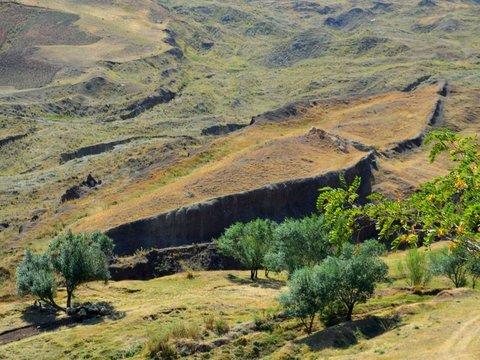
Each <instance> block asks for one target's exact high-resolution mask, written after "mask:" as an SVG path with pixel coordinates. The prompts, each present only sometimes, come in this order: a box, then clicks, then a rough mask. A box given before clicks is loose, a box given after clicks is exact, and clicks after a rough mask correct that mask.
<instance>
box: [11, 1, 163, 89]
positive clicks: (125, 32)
mask: <svg viewBox="0 0 480 360" xmlns="http://www.w3.org/2000/svg"><path fill="white" fill-rule="evenodd" d="M18 2H19V3H21V4H25V5H30V6H40V7H45V8H49V9H53V10H58V11H65V12H69V13H75V14H77V15H79V16H80V19H79V20H78V21H77V23H76V24H77V25H78V26H79V27H80V29H81V30H84V31H86V32H88V33H91V34H93V35H96V36H99V37H100V38H101V40H100V41H97V42H95V43H93V44H89V45H81V46H78V45H54V46H53V45H51V46H40V47H39V50H38V51H37V52H36V54H35V58H36V59H44V60H46V61H47V62H49V63H53V64H60V65H61V66H62V67H63V66H68V67H78V68H82V69H83V70H84V71H82V73H81V74H80V75H77V74H76V75H74V76H73V77H72V76H71V75H69V74H68V75H65V74H62V73H59V75H58V76H57V79H56V80H57V82H56V85H59V84H64V83H71V82H79V81H83V80H86V79H89V78H91V77H92V76H98V75H99V74H101V75H102V76H107V75H108V74H106V73H105V72H104V71H103V70H101V71H100V73H99V67H98V65H97V62H98V61H102V60H105V61H115V62H124V61H130V60H135V59H141V58H144V57H148V56H152V55H157V54H159V53H162V52H164V51H166V50H168V49H169V48H170V46H169V45H167V44H165V43H164V42H163V41H162V40H163V39H165V38H166V33H165V32H164V30H165V29H166V28H167V25H168V24H167V22H163V23H157V22H155V21H153V20H152V19H151V18H150V14H151V11H153V12H157V13H162V14H163V13H164V11H163V10H162V7H161V6H160V5H159V4H158V3H156V2H155V1H142V4H141V7H140V8H139V6H138V4H137V3H136V2H135V1H130V0H122V1H119V2H112V3H109V2H96V3H95V4H93V5H92V4H89V3H88V2H78V1H73V0H70V1H64V0H45V1H37V0H23V1H18ZM6 90H8V92H12V91H13V89H11V88H8V89H6Z"/></svg>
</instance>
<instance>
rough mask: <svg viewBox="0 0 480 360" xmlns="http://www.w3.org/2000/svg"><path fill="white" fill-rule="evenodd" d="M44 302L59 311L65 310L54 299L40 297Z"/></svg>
mask: <svg viewBox="0 0 480 360" xmlns="http://www.w3.org/2000/svg"><path fill="white" fill-rule="evenodd" d="M42 300H43V301H44V302H45V303H47V304H50V305H51V306H53V307H54V308H55V309H57V310H60V311H63V312H66V311H67V309H65V308H63V307H61V306H60V305H58V304H57V303H56V302H55V300H53V298H48V299H42Z"/></svg>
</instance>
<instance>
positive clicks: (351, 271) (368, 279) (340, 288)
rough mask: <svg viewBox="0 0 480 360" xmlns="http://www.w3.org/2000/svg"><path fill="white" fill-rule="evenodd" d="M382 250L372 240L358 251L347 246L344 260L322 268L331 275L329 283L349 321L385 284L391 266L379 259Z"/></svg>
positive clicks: (339, 259)
mask: <svg viewBox="0 0 480 360" xmlns="http://www.w3.org/2000/svg"><path fill="white" fill-rule="evenodd" d="M381 248H382V245H381V244H378V243H377V242H376V241H373V240H370V241H368V242H366V244H365V245H357V246H356V247H355V246H354V245H352V244H347V245H346V246H345V249H344V251H343V253H342V256H340V257H338V258H335V257H329V258H327V259H326V260H325V262H324V264H322V266H325V267H328V269H329V271H330V272H331V273H332V276H331V277H329V279H330V281H332V282H333V283H332V285H334V286H335V300H336V301H338V302H339V303H341V304H342V305H343V306H344V307H345V309H346V311H347V315H346V320H347V321H349V320H351V319H352V313H353V309H354V307H355V305H357V304H359V303H364V302H366V301H367V300H368V299H369V298H370V297H371V296H372V295H373V293H374V291H375V286H376V284H377V283H378V282H381V281H383V280H385V277H386V275H387V272H388V266H387V264H385V263H384V262H383V261H382V260H381V259H380V258H379V257H378V255H379V252H380V251H381ZM383 251H385V247H383Z"/></svg>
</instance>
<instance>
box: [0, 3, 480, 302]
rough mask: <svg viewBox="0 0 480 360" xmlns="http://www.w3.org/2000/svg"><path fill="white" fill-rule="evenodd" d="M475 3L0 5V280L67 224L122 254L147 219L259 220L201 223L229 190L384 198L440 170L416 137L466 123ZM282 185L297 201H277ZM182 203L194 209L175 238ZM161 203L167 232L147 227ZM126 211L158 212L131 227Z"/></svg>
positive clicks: (309, 197) (471, 111) (471, 128)
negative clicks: (110, 240)
mask: <svg viewBox="0 0 480 360" xmlns="http://www.w3.org/2000/svg"><path fill="white" fill-rule="evenodd" d="M479 12H480V5H479V4H478V2H476V1H469V0H455V1H421V2H418V1H416V0H408V1H391V2H378V1H366V0H362V1H357V2H355V3H354V4H353V3H351V2H347V1H340V2H333V1H329V0H327V1H322V2H317V1H248V2H245V1H240V0H231V1H227V2H225V1H213V0H202V1H200V0H197V1H182V0H169V1H160V0H158V1H155V0H142V1H140V2H139V1H132V0H111V1H110V0H109V1H104V0H88V1H74V0H46V1H42V2H40V3H39V2H37V1H31V0H22V1H19V2H10V1H2V2H1V3H0V149H1V155H2V158H1V161H0V175H1V176H0V204H1V206H0V224H1V227H0V229H1V230H0V243H1V244H2V247H1V250H0V252H1V255H2V256H1V261H0V263H1V264H0V265H1V266H2V268H3V269H4V271H3V272H4V273H5V279H6V281H5V286H4V290H2V291H4V292H5V293H9V292H11V290H12V288H11V286H12V283H11V281H10V280H9V279H11V278H12V276H13V273H12V268H13V266H14V265H15V263H16V262H17V261H18V259H19V257H20V256H21V253H22V252H23V249H24V248H25V246H31V247H34V248H37V249H40V248H43V247H44V246H45V244H46V243H47V242H48V241H49V240H50V239H51V238H52V237H53V236H54V235H56V234H58V233H59V232H62V231H64V230H65V229H67V228H74V229H76V230H86V229H89V230H91V229H94V228H98V229H100V230H105V231H109V233H110V234H112V236H113V235H115V236H118V238H117V240H118V241H119V242H120V241H127V242H128V243H129V244H130V245H129V246H130V247H129V248H128V252H131V251H132V250H134V249H135V248H138V247H140V246H143V245H157V246H161V245H162V241H163V240H161V239H157V238H158V236H157V235H155V234H158V231H157V230H158V229H160V228H161V229H162V231H163V230H165V231H166V233H168V234H169V235H168V236H167V237H168V238H170V240H171V241H170V240H169V241H170V242H168V241H167V243H164V244H177V243H189V242H192V241H196V240H201V241H206V240H207V239H208V238H209V237H211V236H214V235H216V234H218V232H219V231H220V230H219V229H220V228H222V226H225V225H227V224H228V223H230V222H232V221H234V220H238V219H239V218H240V219H248V218H251V217H253V216H258V215H259V214H258V213H255V210H254V209H253V210H252V209H251V208H245V207H242V206H238V207H237V208H236V211H233V212H232V213H231V214H230V215H228V214H227V215H228V216H227V215H226V216H225V218H224V219H223V220H221V221H218V222H217V224H216V226H217V228H215V229H213V228H212V229H210V226H206V225H205V224H211V217H208V216H207V217H204V215H202V214H204V213H205V212H209V211H210V210H211V209H213V208H212V207H211V206H216V209H217V210H216V211H219V210H218V209H220V210H222V206H227V204H228V206H230V205H231V204H232V202H233V203H235V202H237V203H238V201H239V200H238V199H239V198H238V196H243V197H242V199H249V197H250V196H254V198H255V199H264V202H263V203H262V204H263V205H262V206H263V208H262V209H263V210H262V211H263V213H262V214H260V215H265V216H269V217H273V218H281V217H282V216H285V215H288V216H293V215H295V216H299V215H301V214H303V213H305V212H308V211H311V209H312V206H313V205H312V201H314V198H315V195H316V191H315V190H314V189H315V187H314V186H317V185H318V184H320V183H321V184H324V183H326V182H327V183H328V182H332V181H334V180H333V179H336V178H337V175H338V171H340V170H342V169H353V170H351V171H352V172H351V175H352V176H353V175H354V173H355V171H356V172H357V174H360V175H362V176H363V177H364V182H365V187H364V190H365V191H366V192H368V191H370V182H371V183H372V186H373V189H374V190H379V191H382V192H384V193H386V194H388V195H390V196H397V195H398V194H402V193H405V191H411V190H413V188H414V187H415V186H416V185H418V184H419V183H420V182H422V181H424V180H427V179H429V178H432V177H433V176H435V175H437V174H441V173H442V172H443V171H445V166H446V165H445V164H444V163H442V162H439V163H436V164H433V165H429V164H426V159H427V156H426V154H427V149H423V148H421V147H420V145H421V140H422V138H423V136H424V134H425V133H426V132H428V131H429V130H430V129H431V128H432V127H442V126H446V127H449V128H452V129H454V130H456V131H460V132H463V133H465V134H467V133H477V132H478V130H479V126H480V125H479V124H480V122H479V116H480V109H479V105H478V101H477V98H478V92H479V90H478V81H479V74H480V72H479V68H480V40H479V39H478V37H477V36H475V34H477V33H478V32H479V30H480V25H478V21H477V19H478V15H479ZM445 83H446V84H448V85H446V86H443V85H444V84H445ZM251 123H252V125H249V124H251ZM247 125H249V126H247ZM361 159H368V162H369V166H366V167H362V166H363V165H362V166H356V165H358V164H359V163H360V160H361ZM365 161H367V160H365ZM362 164H363V163H362ZM367 168H368V169H367ZM89 174H92V175H93V178H94V180H95V182H93V183H92V182H91V181H86V179H87V175H89ZM306 179H307V180H306ZM308 179H310V180H311V179H314V180H312V181H313V182H312V181H310V180H308ZM99 180H101V181H99ZM305 181H306V182H305ZM315 181H317V182H315ZM367 183H368V184H367ZM92 184H93V185H92ZM292 184H296V185H295V186H301V187H302V189H303V190H302V191H304V192H303V193H302V194H305V195H304V197H305V199H301V200H298V199H297V201H296V203H292V202H291V199H292V197H289V196H286V195H285V194H286V193H285V192H284V190H281V189H287V190H288V189H292V188H291V185H292ZM306 184H308V186H307V185H306ZM316 184H317V185H316ZM282 191H283V192H282ZM267 193H268V194H269V195H267ZM284 195H285V196H284ZM279 198H282V199H284V200H285V203H284V205H285V206H283V208H284V209H287V210H286V211H285V212H281V211H280V212H279V211H278V209H276V208H275V206H273V205H272V204H273V200H274V199H279ZM250 199H252V198H250ZM257 203H260V202H257ZM302 203H303V204H302ZM222 204H223V205H222ZM188 211H190V212H189V214H193V213H195V214H197V215H198V219H199V220H198V221H197V222H196V223H195V222H194V224H190V225H191V226H190V228H194V231H193V233H188V234H187V233H181V232H179V230H178V228H182V229H183V228H186V226H185V225H184V224H185V221H186V220H185V219H183V220H181V221H180V219H181V217H182V216H183V215H182V214H186V212H188ZM222 211H223V210H222ZM211 213H212V214H217V213H215V212H214V211H211ZM169 214H170V215H172V214H174V215H175V214H177V215H175V216H180V217H175V216H173V217H172V218H173V219H177V220H178V221H177V220H176V221H175V222H176V223H177V225H176V227H175V226H174V227H172V226H170V225H168V224H167V225H165V226H166V227H165V226H164V225H162V224H160V225H158V222H156V220H155V219H157V218H160V219H161V218H162V216H167V215H168V216H170V215H169ZM162 221H163V220H162ZM162 221H160V222H162ZM138 222H140V223H142V224H143V223H147V224H155V225H154V226H153V227H152V226H149V225H148V226H147V227H142V229H143V230H142V231H143V232H144V234H145V235H144V236H143V235H142V236H143V237H142V236H140V237H139V238H137V239H133V238H132V237H131V236H130V235H128V232H125V231H124V230H125V229H126V228H128V227H129V226H130V225H131V224H137V223H138ZM202 224H203V225H202ZM122 226H123V227H122ZM131 226H137V225H131ZM155 226H160V228H157V227H155ZM162 226H163V227H162ZM135 229H137V228H135ZM195 229H196V230H195ZM202 229H203V230H202ZM205 229H210V230H211V231H206V230H205ZM167 230H168V231H167ZM119 233H122V234H124V235H122V236H120V235H118V234H119ZM125 234H126V235H125ZM152 234H153V236H152ZM125 239H126V240H125ZM132 239H133V240H132ZM142 239H143V240H142ZM157 240H158V241H157ZM167 240H168V239H167ZM119 248H120V247H119Z"/></svg>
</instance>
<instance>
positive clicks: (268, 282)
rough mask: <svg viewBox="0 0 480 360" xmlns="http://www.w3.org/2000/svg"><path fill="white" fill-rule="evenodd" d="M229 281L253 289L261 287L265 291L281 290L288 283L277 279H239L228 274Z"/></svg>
mask: <svg viewBox="0 0 480 360" xmlns="http://www.w3.org/2000/svg"><path fill="white" fill-rule="evenodd" d="M226 278H227V280H229V281H231V282H232V283H235V284H238V285H250V286H251V287H259V288H263V289H277V290H278V289H281V288H282V287H284V286H286V282H285V281H282V280H276V279H256V280H250V279H247V278H239V277H238V276H235V275H232V274H228V275H227V276H226Z"/></svg>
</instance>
